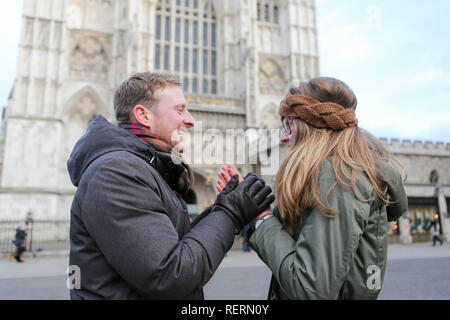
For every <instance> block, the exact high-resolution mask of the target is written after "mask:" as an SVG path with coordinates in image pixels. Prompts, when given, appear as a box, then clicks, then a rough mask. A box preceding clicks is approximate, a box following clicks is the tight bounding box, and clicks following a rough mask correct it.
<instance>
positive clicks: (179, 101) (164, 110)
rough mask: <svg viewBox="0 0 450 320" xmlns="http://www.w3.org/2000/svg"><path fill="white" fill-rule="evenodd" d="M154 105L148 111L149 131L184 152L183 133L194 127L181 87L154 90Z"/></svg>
mask: <svg viewBox="0 0 450 320" xmlns="http://www.w3.org/2000/svg"><path fill="white" fill-rule="evenodd" d="M153 98H154V100H155V103H154V105H153V107H152V108H151V109H150V113H151V118H150V121H151V123H150V131H151V132H152V133H153V134H155V135H156V136H157V137H158V139H160V140H162V141H164V142H166V143H167V144H169V145H170V146H171V147H172V148H174V147H175V146H176V147H177V148H176V150H178V151H179V152H183V151H184V147H185V146H184V142H183V135H182V134H183V133H186V132H187V129H188V128H190V127H193V126H194V118H193V117H192V115H191V114H190V113H189V112H188V110H187V106H186V100H185V98H184V94H183V91H182V90H181V87H178V86H169V87H166V88H163V89H159V90H156V91H155V93H154V95H153Z"/></svg>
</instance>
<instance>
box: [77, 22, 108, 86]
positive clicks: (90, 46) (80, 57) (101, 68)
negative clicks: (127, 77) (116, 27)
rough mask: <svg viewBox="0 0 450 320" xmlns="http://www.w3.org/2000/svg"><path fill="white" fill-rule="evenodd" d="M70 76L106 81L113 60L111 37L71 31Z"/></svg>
mask: <svg viewBox="0 0 450 320" xmlns="http://www.w3.org/2000/svg"><path fill="white" fill-rule="evenodd" d="M69 39H70V54H69V74H70V77H73V78H82V79H85V80H98V81H105V80H107V79H108V74H109V65H110V63H111V58H110V55H109V52H110V51H111V36H108V35H99V34H98V33H91V32H88V31H80V30H71V31H70V35H69Z"/></svg>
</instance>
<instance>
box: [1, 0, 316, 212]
mask: <svg viewBox="0 0 450 320" xmlns="http://www.w3.org/2000/svg"><path fill="white" fill-rule="evenodd" d="M186 2H187V1H185V0H182V1H181V0H168V1H166V0H101V1H100V0H67V1H60V0H24V11H23V18H22V33H21V41H20V50H19V62H18V66H17V75H16V80H15V84H14V87H13V90H12V92H13V93H12V95H11V97H10V100H9V102H8V106H7V115H6V122H5V127H4V130H2V132H4V152H3V155H2V158H1V159H2V160H0V166H1V172H0V219H6V218H8V219H9V218H11V217H12V216H15V217H17V218H20V217H21V216H22V215H25V213H26V212H27V211H30V210H31V211H33V212H34V213H35V218H38V219H44V218H58V219H67V218H68V217H69V207H70V203H71V199H72V197H73V195H74V192H75V188H74V187H73V186H72V185H71V183H70V181H69V178H68V174H67V169H66V161H67V159H68V157H69V155H70V152H71V150H72V148H73V146H74V144H75V142H76V141H77V139H78V138H79V137H80V136H81V135H82V134H83V133H84V131H85V130H86V128H87V126H88V124H89V121H90V120H91V119H92V118H93V117H94V116H95V115H97V114H102V115H103V116H105V117H106V118H107V119H108V120H110V121H114V120H115V119H114V114H113V106H112V102H113V95H114V91H115V89H116V88H117V86H118V85H119V84H120V83H121V82H122V81H123V80H125V79H126V78H127V77H128V76H129V75H131V74H133V73H135V72H140V71H149V70H151V71H158V72H160V71H163V72H171V73H175V74H176V75H178V76H179V77H180V79H181V80H184V78H185V76H187V77H188V80H192V78H193V77H194V76H199V81H201V80H202V79H204V78H205V79H207V80H208V81H210V82H209V86H210V88H212V81H213V80H216V81H217V83H216V85H217V87H216V91H215V92H213V91H212V90H209V91H208V92H205V93H203V92H197V93H196V92H192V90H191V88H192V87H189V86H187V87H186V99H187V101H188V103H189V107H190V110H191V111H192V113H193V115H194V116H195V117H196V119H197V120H198V123H199V122H200V121H201V122H202V124H203V128H204V130H208V129H217V130H219V131H220V132H222V133H224V132H225V131H226V130H227V129H238V128H239V129H243V130H246V129H248V128H260V127H262V128H275V127H279V126H280V124H279V123H278V120H277V117H275V116H267V115H276V112H277V106H278V104H279V102H280V101H281V99H282V98H283V96H284V94H285V92H286V91H287V88H288V87H289V86H290V85H293V84H297V83H298V82H299V81H300V80H306V79H309V78H311V77H314V76H318V75H319V69H318V50H317V30H316V18H315V6H314V1H312V0H309V1H299V0H296V1H292V0H290V1H288V0H277V1H275V0H274V1H270V3H269V4H268V7H267V10H266V3H268V2H266V1H260V0H244V1H239V0H229V1H228V0H227V1H211V0H208V1H206V0H203V1H201V0H198V1H196V0H190V1H188V2H189V7H186V6H185V5H184V4H185V3H186ZM167 3H168V4H169V5H167ZM195 4H197V6H196V7H195ZM258 5H259V6H258ZM186 12H187V13H186ZM258 12H259V13H258ZM266 13H267V14H266ZM158 15H159V16H161V17H162V18H164V19H165V17H168V18H170V22H169V25H170V26H169V28H170V33H169V34H168V36H169V38H168V39H169V40H168V41H166V42H165V38H164V39H162V38H161V37H165V33H164V30H165V29H164V28H165V25H164V26H163V25H161V26H162V29H161V32H162V34H161V37H160V38H159V39H158V30H157V21H158V19H157V17H158ZM205 15H206V17H205ZM177 19H179V20H180V21H189V28H190V29H189V30H190V31H189V32H190V39H192V37H193V32H194V31H193V25H194V22H195V21H197V22H198V23H200V22H201V24H202V25H200V24H199V25H198V27H199V33H198V43H196V44H194V43H192V42H188V43H187V44H184V43H183V44H181V43H179V42H177V41H176V39H177V29H176V28H177V25H176V24H177ZM203 22H206V23H207V25H208V28H209V29H208V30H209V32H210V34H209V35H208V36H209V40H208V44H207V45H206V44H204V43H203V35H204V34H203V33H202V32H203V29H201V28H202V27H203ZM164 23H165V20H164ZM213 24H214V28H215V45H213V42H212V40H213V38H212V32H213V31H212V30H213V29H212V28H213V27H212V26H213ZM181 32H182V33H183V32H184V31H181ZM163 40H164V41H163ZM180 40H182V39H180ZM183 40H184V39H183ZM181 42H182V41H181ZM157 44H160V45H168V48H169V49H170V54H168V58H169V59H170V61H168V66H169V68H168V70H165V68H164V67H163V68H162V69H158V68H156V55H155V54H156V45H157ZM177 46H179V47H180V49H181V48H182V49H184V48H187V49H188V50H190V55H189V56H190V57H191V63H192V52H193V51H192V50H194V49H198V50H199V52H203V50H207V51H208V50H209V51H208V52H210V53H211V52H213V51H214V50H215V52H216V68H215V69H216V70H215V72H214V74H213V72H212V65H213V64H212V63H213V62H212V61H213V58H212V53H211V55H209V56H208V59H209V60H207V61H208V65H209V67H208V69H209V70H208V72H207V73H203V72H202V67H203V65H202V63H203V60H202V56H199V60H198V61H197V62H198V66H199V72H198V73H194V72H193V70H192V68H190V70H189V71H188V72H187V73H185V72H184V70H183V69H180V70H176V68H177V67H176V66H177V64H176V59H175V57H176V47H177ZM183 52H184V51H183ZM159 57H160V58H161V57H164V56H161V55H160V56H159ZM179 58H180V61H178V62H179V63H178V66H180V67H182V66H183V63H184V62H183V61H182V59H183V58H184V57H183V56H182V55H181V56H180V57H179ZM163 62H164V61H163ZM161 66H164V63H163V64H161ZM201 84H202V83H200V82H199V86H201ZM261 114H263V116H260V115H261ZM206 137H207V138H208V136H207V135H206ZM211 143H212V142H211V141H210V140H208V139H205V141H202V142H201V144H202V149H204V148H206V147H208V144H211ZM236 148H239V147H236ZM224 149H225V151H226V147H224ZM200 152H201V151H200ZM243 152H244V150H235V154H242V153H243ZM237 166H238V168H239V169H240V170H241V171H242V172H243V173H247V172H249V171H251V170H252V171H255V170H257V169H258V168H257V165H254V164H248V163H244V164H237ZM193 167H194V170H196V172H197V173H198V174H200V175H201V173H202V172H203V173H204V171H205V170H210V171H212V172H213V174H209V175H212V177H213V178H212V179H213V180H215V181H217V179H216V178H215V176H216V173H217V172H218V171H219V169H220V165H219V164H217V163H215V164H204V163H198V164H195V163H194V164H193ZM215 181H213V185H215V183H214V182H215ZM205 188H206V187H204V186H202V184H201V183H200V184H197V185H196V187H194V189H196V193H197V194H198V198H202V197H203V198H204V197H205V196H204V194H205V190H206V189H205ZM204 202H205V203H206V201H204Z"/></svg>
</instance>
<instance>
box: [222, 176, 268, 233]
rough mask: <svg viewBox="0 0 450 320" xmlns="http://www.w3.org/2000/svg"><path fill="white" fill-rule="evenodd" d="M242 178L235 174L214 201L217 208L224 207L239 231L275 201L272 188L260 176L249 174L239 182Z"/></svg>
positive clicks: (224, 210) (223, 209)
mask: <svg viewBox="0 0 450 320" xmlns="http://www.w3.org/2000/svg"><path fill="white" fill-rule="evenodd" d="M240 178H242V177H239V175H237V174H236V175H233V176H232V177H231V178H230V180H229V182H228V183H227V184H226V185H225V187H224V188H222V192H221V193H220V194H219V195H218V196H217V200H216V202H215V203H214V207H215V208H219V209H222V211H223V212H225V213H226V214H227V215H228V216H229V217H230V218H231V220H232V221H233V223H234V225H235V227H236V228H237V229H238V231H240V230H242V228H243V227H244V226H245V225H246V224H248V223H250V222H252V221H253V220H254V219H255V218H256V217H258V216H259V215H260V214H261V213H262V212H264V211H265V210H266V209H268V208H269V207H270V205H271V204H272V202H274V201H275V196H274V195H273V194H271V193H272V189H271V188H270V187H269V186H266V184H265V182H264V180H263V179H261V178H260V177H258V176H256V175H254V174H249V175H247V176H246V177H245V179H243V180H242V182H241V183H240V184H239V181H240Z"/></svg>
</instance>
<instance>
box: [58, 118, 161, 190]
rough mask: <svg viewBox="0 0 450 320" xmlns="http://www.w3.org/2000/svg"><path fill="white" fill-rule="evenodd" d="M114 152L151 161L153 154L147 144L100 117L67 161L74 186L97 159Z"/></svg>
mask: <svg viewBox="0 0 450 320" xmlns="http://www.w3.org/2000/svg"><path fill="white" fill-rule="evenodd" d="M113 151H129V152H132V153H134V154H136V155H138V156H140V157H142V158H144V159H149V158H150V157H151V156H152V154H153V152H152V151H151V149H150V147H149V146H148V145H147V144H146V143H144V142H143V141H141V140H140V139H139V138H137V137H136V136H134V135H133V134H132V133H130V132H128V131H127V130H124V129H122V128H119V127H117V126H115V125H113V124H111V123H109V122H108V120H106V119H105V118H104V117H103V116H101V115H99V116H97V117H96V118H95V119H94V120H92V121H91V123H90V124H89V127H88V129H87V131H86V133H85V134H84V135H83V136H82V137H81V138H80V140H78V142H77V143H76V144H75V147H74V148H73V150H72V153H71V155H70V157H69V160H68V161H67V169H68V171H69V175H70V180H71V181H72V183H73V185H74V186H76V187H77V186H78V184H79V183H80V180H81V177H82V176H83V174H84V172H85V171H86V169H87V168H88V167H89V165H90V164H91V163H92V162H93V161H94V160H95V159H97V158H98V157H100V156H102V155H104V154H106V153H109V152H113Z"/></svg>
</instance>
